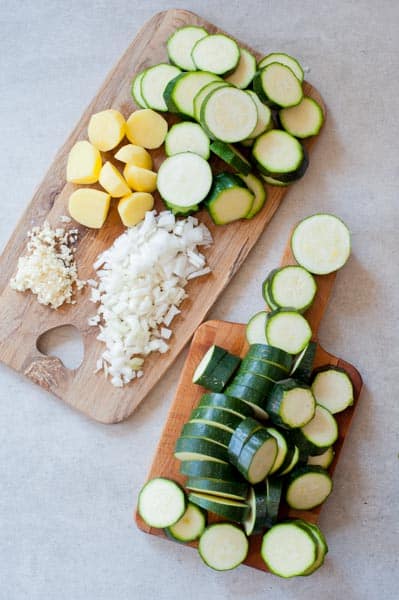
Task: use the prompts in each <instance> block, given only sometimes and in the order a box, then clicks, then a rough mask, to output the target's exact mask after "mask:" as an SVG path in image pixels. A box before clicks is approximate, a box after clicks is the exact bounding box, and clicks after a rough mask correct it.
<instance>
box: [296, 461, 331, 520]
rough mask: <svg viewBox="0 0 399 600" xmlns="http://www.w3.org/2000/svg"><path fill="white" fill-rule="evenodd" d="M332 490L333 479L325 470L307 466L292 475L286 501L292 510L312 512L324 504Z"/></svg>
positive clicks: (299, 468)
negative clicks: (311, 510) (312, 509)
mask: <svg viewBox="0 0 399 600" xmlns="http://www.w3.org/2000/svg"><path fill="white" fill-rule="evenodd" d="M332 488H333V483H332V479H331V477H330V475H329V474H328V473H327V471H326V470H325V469H323V468H322V467H318V466H309V465H306V466H304V467H298V468H297V469H295V470H294V471H292V473H291V474H290V476H289V483H288V486H287V492H286V497H285V499H286V502H287V504H288V506H290V507H291V508H295V509H296V510H310V509H311V508H314V507H315V506H319V504H322V503H323V502H324V501H325V500H326V499H327V498H328V496H329V495H330V494H331V492H332Z"/></svg>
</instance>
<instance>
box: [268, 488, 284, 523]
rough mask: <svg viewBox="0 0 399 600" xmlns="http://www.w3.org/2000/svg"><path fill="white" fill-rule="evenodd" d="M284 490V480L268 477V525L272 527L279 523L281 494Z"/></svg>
mask: <svg viewBox="0 0 399 600" xmlns="http://www.w3.org/2000/svg"><path fill="white" fill-rule="evenodd" d="M282 492H283V480H282V479H280V478H279V479H274V478H270V477H267V479H266V506H267V522H266V525H267V527H272V526H273V525H275V523H277V519H278V512H279V510H280V502H281V496H282Z"/></svg>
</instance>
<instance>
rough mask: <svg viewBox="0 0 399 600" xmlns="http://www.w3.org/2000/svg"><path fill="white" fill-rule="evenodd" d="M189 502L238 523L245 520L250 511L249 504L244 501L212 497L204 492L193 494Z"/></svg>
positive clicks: (190, 495)
mask: <svg viewBox="0 0 399 600" xmlns="http://www.w3.org/2000/svg"><path fill="white" fill-rule="evenodd" d="M188 500H189V502H192V503H193V504H196V505H197V506H200V507H201V508H204V509H205V510H209V511H210V512H213V513H215V515H219V516H220V517H224V518H225V519H229V520H230V521H237V522H238V523H241V522H242V521H243V520H244V519H245V517H246V516H247V514H248V511H249V507H248V504H247V503H246V502H244V501H242V500H233V499H232V498H222V497H219V496H211V495H210V494H203V493H202V492H191V493H190V494H189V496H188Z"/></svg>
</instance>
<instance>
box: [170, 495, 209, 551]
mask: <svg viewBox="0 0 399 600" xmlns="http://www.w3.org/2000/svg"><path fill="white" fill-rule="evenodd" d="M205 527H206V513H205V511H203V510H202V509H201V508H199V506H195V504H191V502H189V503H188V504H187V508H186V512H185V513H184V515H183V516H182V517H181V518H180V519H179V520H178V521H177V523H175V524H174V525H171V526H170V527H166V528H165V529H164V531H165V533H166V535H167V536H168V538H170V539H172V540H175V541H176V542H182V543H186V542H193V541H194V540H198V538H199V537H200V536H201V535H202V534H203V532H204V530H205Z"/></svg>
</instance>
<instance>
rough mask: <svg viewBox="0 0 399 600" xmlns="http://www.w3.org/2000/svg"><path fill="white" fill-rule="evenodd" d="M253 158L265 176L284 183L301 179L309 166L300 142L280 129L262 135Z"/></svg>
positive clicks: (258, 139) (255, 144) (255, 145)
mask: <svg viewBox="0 0 399 600" xmlns="http://www.w3.org/2000/svg"><path fill="white" fill-rule="evenodd" d="M252 157H253V159H254V160H255V163H256V165H257V167H258V169H259V171H260V172H261V173H262V174H263V175H267V176H269V177H273V179H277V180H279V181H281V182H283V183H289V182H290V181H296V180H297V179H300V178H301V177H302V176H303V175H304V174H305V172H306V169H307V167H308V164H309V161H308V157H307V154H306V152H305V150H304V148H303V146H302V145H301V144H300V142H298V140H297V139H296V138H294V137H293V136H292V135H290V134H289V133H287V132H286V131H281V130H280V129H271V130H270V131H266V133H262V135H260V136H259V137H258V138H257V139H256V141H255V143H254V145H253V147H252ZM305 268H306V267H305Z"/></svg>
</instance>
